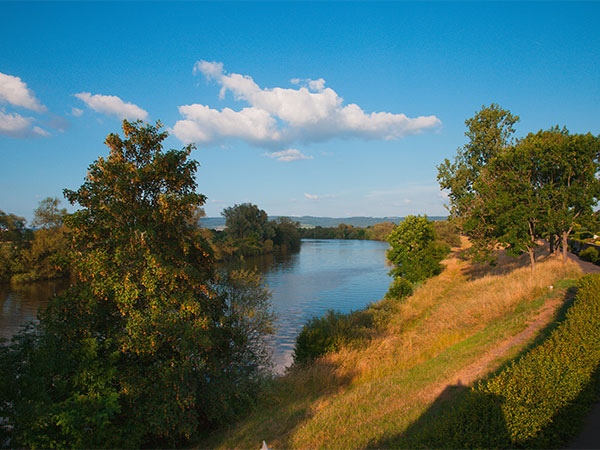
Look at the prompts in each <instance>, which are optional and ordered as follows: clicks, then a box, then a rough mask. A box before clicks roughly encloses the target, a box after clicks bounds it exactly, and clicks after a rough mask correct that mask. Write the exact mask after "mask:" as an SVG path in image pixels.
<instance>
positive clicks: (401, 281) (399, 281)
mask: <svg viewBox="0 0 600 450" xmlns="http://www.w3.org/2000/svg"><path fill="white" fill-rule="evenodd" d="M412 293H413V286H412V283H411V282H410V281H408V280H407V279H406V278H402V277H398V278H396V279H395V280H394V281H393V283H392V284H390V288H389V290H388V291H387V292H386V294H385V298H397V299H401V298H404V297H408V296H409V295H412Z"/></svg>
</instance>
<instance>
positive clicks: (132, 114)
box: [73, 92, 148, 120]
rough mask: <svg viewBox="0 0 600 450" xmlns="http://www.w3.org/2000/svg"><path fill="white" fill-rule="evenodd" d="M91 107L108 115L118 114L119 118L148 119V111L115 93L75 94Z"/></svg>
mask: <svg viewBox="0 0 600 450" xmlns="http://www.w3.org/2000/svg"><path fill="white" fill-rule="evenodd" d="M73 95H75V97H77V98H78V99H80V100H81V101H83V102H84V103H85V104H86V105H87V106H88V107H89V108H91V109H93V110H94V111H96V112H99V113H101V114H106V115H113V116H117V117H118V118H119V119H128V120H136V119H141V120H146V119H147V118H148V112H147V111H145V110H143V109H142V108H140V107H139V106H137V105H134V104H133V103H125V102H124V101H123V100H121V99H120V98H119V97H117V96H114V95H100V94H96V95H92V94H90V93H89V92H80V93H78V94H73Z"/></svg>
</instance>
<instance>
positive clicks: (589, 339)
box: [400, 274, 600, 448]
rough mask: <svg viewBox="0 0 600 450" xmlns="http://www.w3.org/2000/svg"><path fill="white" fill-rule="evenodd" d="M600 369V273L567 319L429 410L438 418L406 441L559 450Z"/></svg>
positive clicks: (589, 279)
mask: <svg viewBox="0 0 600 450" xmlns="http://www.w3.org/2000/svg"><path fill="white" fill-rule="evenodd" d="M599 366H600V274H592V275H586V276H584V277H583V278H581V280H580V281H579V283H578V293H577V297H576V300H575V302H574V303H573V305H572V306H571V307H570V308H569V310H568V311H567V314H566V318H565V320H564V321H563V322H561V323H560V324H559V325H558V327H557V328H555V329H554V331H553V332H552V333H551V334H550V336H549V337H548V338H547V339H546V340H545V341H544V342H542V343H541V344H540V345H538V346H537V347H535V348H534V349H533V350H531V351H530V352H529V353H527V354H526V355H525V356H524V357H522V358H521V359H519V360H518V361H516V362H514V363H513V364H512V365H510V366H509V367H507V368H506V369H505V370H503V371H502V372H501V373H499V374H498V375H496V376H494V377H493V378H491V379H489V380H487V381H485V382H481V383H480V384H479V385H478V386H477V387H475V388H472V389H469V390H466V389H465V390H464V392H463V393H462V395H459V396H458V398H457V399H456V401H455V402H454V403H453V404H452V406H450V407H446V408H444V409H443V411H436V412H435V414H433V413H429V415H430V416H431V415H432V414H433V415H434V416H435V419H433V420H432V419H428V420H427V421H425V420H424V419H423V420H422V421H421V423H416V424H414V425H413V426H412V429H411V430H408V431H409V432H408V433H407V434H406V435H405V437H404V439H403V442H402V443H401V444H400V446H405V445H407V444H408V445H409V446H411V447H421V446H426V447H446V448H459V447H460V448H473V447H499V448H502V447H505V448H515V447H520V448H542V447H554V448H556V447H560V446H561V445H563V444H564V443H565V442H566V441H567V440H568V439H570V438H572V437H574V436H575V435H576V434H577V433H578V432H579V430H580V427H581V423H582V420H583V418H584V417H585V415H586V414H587V411H588V410H589V408H590V406H591V404H592V403H593V402H594V401H595V400H596V398H597V396H598V393H597V392H598V391H597V386H598V378H599V377H598V369H599ZM425 422H427V423H425Z"/></svg>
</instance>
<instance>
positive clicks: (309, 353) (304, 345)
mask: <svg viewBox="0 0 600 450" xmlns="http://www.w3.org/2000/svg"><path fill="white" fill-rule="evenodd" d="M350 332H351V331H350V321H349V320H348V315H346V314H342V313H340V312H338V311H333V310H330V311H328V312H327V314H325V315H324V316H322V317H316V316H315V317H313V318H312V319H310V320H309V321H308V323H306V324H305V325H304V327H303V328H302V331H301V332H300V334H299V335H298V337H297V338H296V347H295V348H294V362H295V363H297V364H302V363H304V362H307V361H310V360H312V359H314V358H317V357H319V356H321V355H324V354H326V353H329V352H332V351H335V350H337V349H338V348H339V347H340V346H341V344H343V343H344V341H345V340H346V337H347V336H348V335H349V334H350Z"/></svg>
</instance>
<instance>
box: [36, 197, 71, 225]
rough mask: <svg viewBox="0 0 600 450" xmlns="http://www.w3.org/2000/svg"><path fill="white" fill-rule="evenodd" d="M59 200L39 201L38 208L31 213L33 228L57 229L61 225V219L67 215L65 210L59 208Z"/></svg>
mask: <svg viewBox="0 0 600 450" xmlns="http://www.w3.org/2000/svg"><path fill="white" fill-rule="evenodd" d="M59 205H60V199H59V198H57V197H47V198H45V199H44V200H41V201H40V203H39V206H38V207H37V208H36V210H35V211H34V212H33V222H31V224H32V225H33V226H34V227H41V228H58V227H60V226H61V225H62V224H63V219H64V217H65V216H66V215H67V210H66V208H59Z"/></svg>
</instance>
